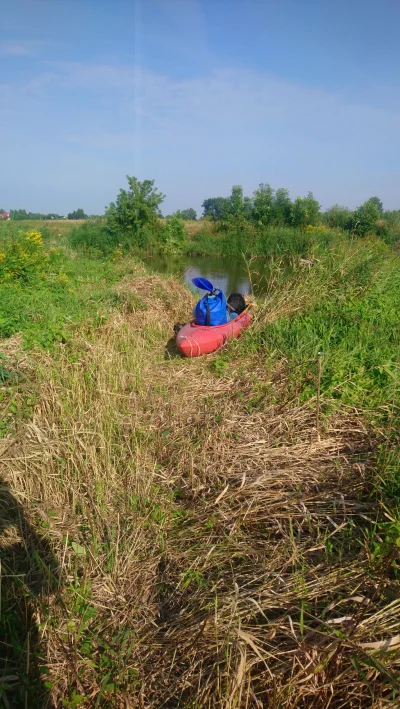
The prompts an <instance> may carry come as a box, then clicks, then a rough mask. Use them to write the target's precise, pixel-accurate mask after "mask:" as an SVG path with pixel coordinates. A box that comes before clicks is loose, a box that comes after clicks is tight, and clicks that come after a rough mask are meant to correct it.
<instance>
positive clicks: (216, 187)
mask: <svg viewBox="0 0 400 709" xmlns="http://www.w3.org/2000/svg"><path fill="white" fill-rule="evenodd" d="M399 19H400V7H399V6H398V5H397V4H396V3H395V2H393V1H392V0H385V1H384V2H383V3H379V4H378V2H377V1H376V0H369V1H368V2H362V1H361V0H353V2H352V3H351V7H348V3H346V2H344V0H340V1H339V2H337V3H335V6H334V7H333V6H330V5H322V4H321V3H319V2H317V0H310V2H308V3H307V6H306V7H305V5H304V4H299V3H296V2H295V0H282V2H279V3H277V2H266V3H264V2H259V0H252V1H251V2H249V3H248V4H245V3H243V2H239V1H238V0H220V2H218V3H215V2H212V0H147V2H144V0H133V1H128V0H115V2H113V3H112V4H111V3H110V2H109V0H83V1H82V2H78V0H74V1H71V0H58V3H57V7H54V5H53V3H52V2H50V0H35V1H34V2H32V1H31V0H16V1H15V2H14V3H13V4H12V5H10V6H9V7H7V8H6V9H5V10H4V11H3V20H2V36H1V39H0V60H1V65H2V79H1V84H0V85H1V91H0V116H1V118H0V120H1V125H2V138H3V141H2V142H3V145H2V160H3V165H5V166H6V170H3V173H2V177H1V181H0V206H1V208H3V209H5V210H6V211H9V210H10V209H26V211H28V212H40V213H45V214H48V213H52V212H53V213H58V214H60V215H66V214H68V213H69V212H72V211H75V210H76V209H78V208H83V209H84V211H85V212H86V213H87V214H103V213H104V210H105V208H106V206H107V205H108V204H110V202H112V201H114V200H115V198H116V196H117V194H118V192H119V190H120V189H121V188H123V189H125V188H126V185H127V183H126V175H127V174H128V175H135V176H136V177H138V178H139V179H140V180H143V179H154V180H155V184H156V186H157V188H158V189H159V190H160V191H161V192H163V193H164V194H166V200H165V202H164V203H163V205H162V212H163V214H170V213H172V212H175V211H176V210H178V209H180V210H182V209H187V208H194V209H195V210H196V212H197V215H198V217H199V216H201V212H202V209H201V204H202V202H203V201H204V200H205V199H207V198H210V197H219V196H227V195H228V194H229V193H230V190H231V187H232V185H235V184H240V185H242V186H243V189H244V193H245V194H248V195H251V194H252V193H253V191H254V190H255V189H256V188H257V186H258V185H259V183H261V182H265V183H269V184H271V186H272V187H273V188H274V189H277V188H279V187H285V188H287V189H288V190H289V192H290V196H291V198H292V199H294V198H295V197H296V196H298V195H300V196H302V197H303V196H305V195H306V194H307V193H308V191H311V192H312V193H313V194H314V196H315V198H316V199H317V200H318V202H320V204H321V205H322V208H323V209H327V208H329V207H330V206H332V205H334V204H341V205H344V206H347V207H349V208H351V209H354V208H355V207H357V206H358V205H359V204H361V203H363V202H364V201H365V200H367V199H368V198H369V197H371V196H375V195H376V196H378V197H379V198H380V199H381V200H382V201H383V204H384V208H385V209H396V208H399V207H400V204H399V202H398V199H397V183H398V177H399V170H398V167H397V164H398V161H399V158H400V150H399V145H398V139H397V133H398V128H399V125H400V121H399V117H400V110H399V109H400V105H399V98H398V89H399V77H398V71H397V66H398V63H399V59H400V48H399V46H398V42H397V37H396V32H397V29H396V28H397V26H398V20H399Z"/></svg>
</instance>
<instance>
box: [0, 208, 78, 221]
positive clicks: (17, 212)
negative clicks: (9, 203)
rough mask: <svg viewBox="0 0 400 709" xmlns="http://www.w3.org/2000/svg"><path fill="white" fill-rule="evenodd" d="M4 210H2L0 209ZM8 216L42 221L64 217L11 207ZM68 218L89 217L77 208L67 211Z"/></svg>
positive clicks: (15, 218)
mask: <svg viewBox="0 0 400 709" xmlns="http://www.w3.org/2000/svg"><path fill="white" fill-rule="evenodd" d="M0 211H4V210H0ZM10 217H11V219H12V220H13V221H16V222H18V221H24V220H25V219H30V220H32V221H39V220H40V221H43V220H48V219H64V216H62V215H61V214H57V213H56V212H50V213H49V214H43V213H42V212H27V211H26V209H11V211H10ZM68 219H89V216H88V215H87V214H85V212H84V210H83V209H81V208H79V209H76V210H75V211H74V212H69V214H68Z"/></svg>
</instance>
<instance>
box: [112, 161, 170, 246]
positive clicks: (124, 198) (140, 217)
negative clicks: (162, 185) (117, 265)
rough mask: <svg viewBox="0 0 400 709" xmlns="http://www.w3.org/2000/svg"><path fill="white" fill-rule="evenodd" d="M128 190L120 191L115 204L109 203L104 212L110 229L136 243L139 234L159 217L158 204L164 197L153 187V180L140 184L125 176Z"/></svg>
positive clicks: (134, 178)
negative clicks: (120, 232)
mask: <svg viewBox="0 0 400 709" xmlns="http://www.w3.org/2000/svg"><path fill="white" fill-rule="evenodd" d="M127 180H128V185H129V189H128V190H123V189H121V190H120V191H119V194H118V197H117V199H116V201H115V202H111V204H110V206H109V207H108V209H107V211H106V216H107V221H108V225H109V227H110V229H111V230H112V231H114V232H118V231H122V232H125V233H127V234H130V235H131V238H132V239H133V240H134V241H138V240H139V239H138V237H139V234H140V232H141V231H142V230H143V229H144V228H145V227H149V226H151V225H152V224H154V223H155V222H156V220H157V218H158V217H160V214H161V212H160V204H161V203H162V202H163V201H164V199H165V195H163V194H161V192H158V191H157V190H156V188H155V187H154V180H143V182H140V181H139V180H138V179H137V178H136V177H129V175H127Z"/></svg>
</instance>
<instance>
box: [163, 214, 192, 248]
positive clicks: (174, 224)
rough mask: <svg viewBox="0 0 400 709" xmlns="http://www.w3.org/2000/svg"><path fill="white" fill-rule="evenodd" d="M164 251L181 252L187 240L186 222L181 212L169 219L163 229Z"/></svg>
mask: <svg viewBox="0 0 400 709" xmlns="http://www.w3.org/2000/svg"><path fill="white" fill-rule="evenodd" d="M160 236H161V243H162V251H163V252H164V253H171V254H173V253H179V252H180V251H181V250H182V247H183V245H184V243H185V242H186V240H187V234H186V230H185V223H184V221H183V219H181V217H180V216H179V212H177V213H176V214H173V215H172V217H171V218H170V219H167V220H166V222H165V224H164V225H163V227H162V230H161V235H160Z"/></svg>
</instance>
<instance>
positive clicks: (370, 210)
mask: <svg viewBox="0 0 400 709" xmlns="http://www.w3.org/2000/svg"><path fill="white" fill-rule="evenodd" d="M376 199H377V198H376V197H371V198H370V199H367V201H366V202H364V204H362V205H361V206H360V207H358V208H357V209H356V211H355V212H354V215H353V219H352V229H353V231H354V232H355V233H356V234H359V235H360V236H364V235H365V234H367V233H368V232H369V231H376V227H377V222H378V221H379V220H380V219H381V218H382V214H381V212H380V210H379V206H378V205H377V203H376ZM379 201H380V200H379Z"/></svg>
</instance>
